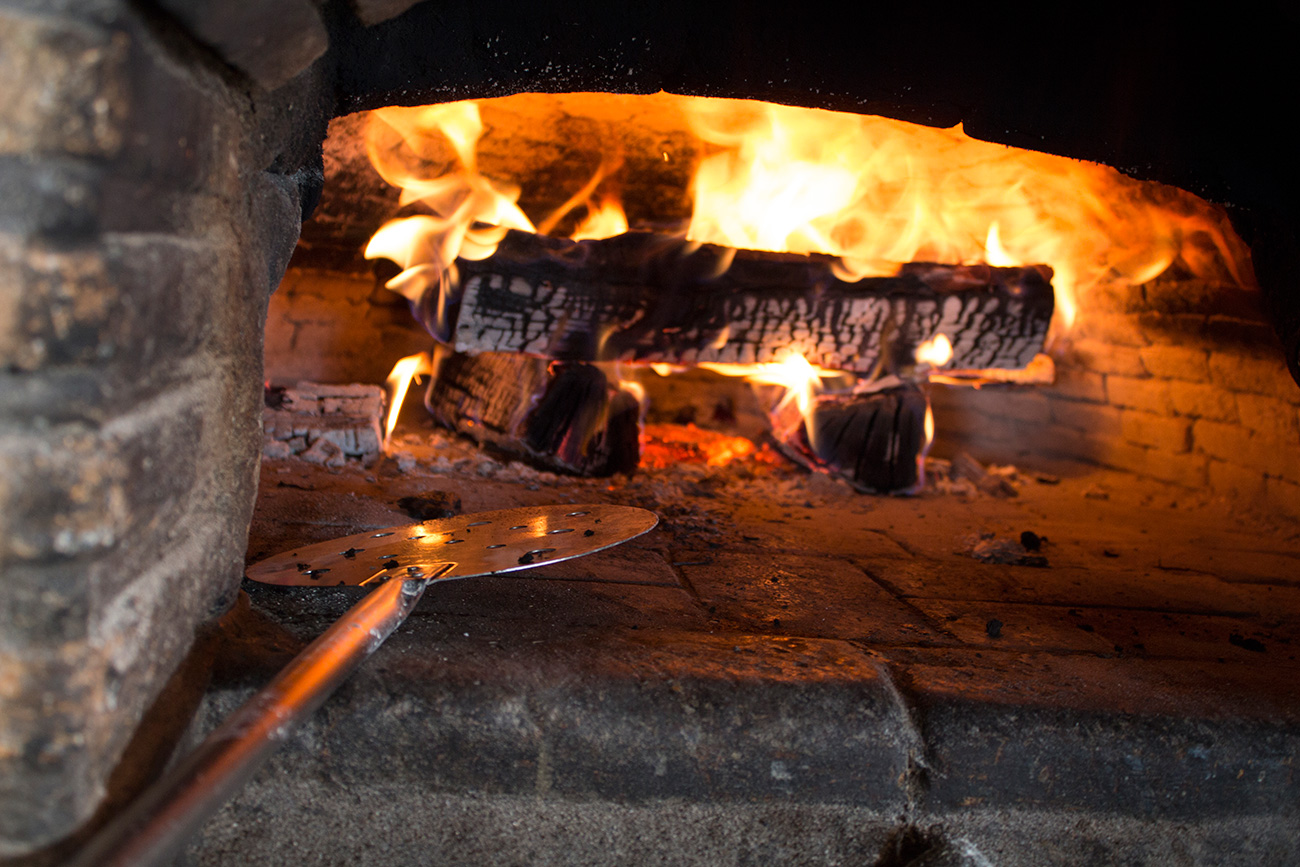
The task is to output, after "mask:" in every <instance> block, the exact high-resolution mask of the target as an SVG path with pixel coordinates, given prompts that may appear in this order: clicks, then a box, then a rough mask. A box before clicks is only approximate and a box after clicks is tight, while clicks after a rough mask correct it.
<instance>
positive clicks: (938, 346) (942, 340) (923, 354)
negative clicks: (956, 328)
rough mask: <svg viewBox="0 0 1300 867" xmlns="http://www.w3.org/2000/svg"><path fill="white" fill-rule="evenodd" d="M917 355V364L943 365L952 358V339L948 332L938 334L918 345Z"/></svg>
mask: <svg viewBox="0 0 1300 867" xmlns="http://www.w3.org/2000/svg"><path fill="white" fill-rule="evenodd" d="M915 355H916V363H917V364H928V365H930V366H931V367H943V366H944V365H945V364H947V363H948V362H949V361H951V360H952V341H951V340H949V339H948V336H947V335H946V334H936V335H935V336H934V337H932V338H930V339H929V340H927V341H925V342H924V343H922V344H921V345H920V346H918V347H916V353H915Z"/></svg>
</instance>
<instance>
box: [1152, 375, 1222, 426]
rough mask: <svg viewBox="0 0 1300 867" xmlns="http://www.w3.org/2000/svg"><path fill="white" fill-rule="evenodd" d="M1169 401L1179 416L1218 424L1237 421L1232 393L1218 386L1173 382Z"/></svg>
mask: <svg viewBox="0 0 1300 867" xmlns="http://www.w3.org/2000/svg"><path fill="white" fill-rule="evenodd" d="M1169 399H1170V401H1171V402H1172V403H1173V406H1174V412H1176V413H1178V414H1179V415H1183V416H1188V417H1190V418H1205V419H1209V420H1211V421H1218V422H1235V421H1237V403H1236V401H1235V400H1234V399H1233V395H1232V392H1230V391H1227V390H1226V389H1223V388H1220V387H1219V386H1217V385H1208V384H1203V383H1193V382H1180V381H1177V380H1171V381H1170V382H1169Z"/></svg>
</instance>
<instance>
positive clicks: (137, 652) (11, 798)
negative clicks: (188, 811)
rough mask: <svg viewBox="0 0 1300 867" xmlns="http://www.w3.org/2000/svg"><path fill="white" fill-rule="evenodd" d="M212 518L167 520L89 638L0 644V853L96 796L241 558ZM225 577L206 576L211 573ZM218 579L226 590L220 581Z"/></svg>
mask: <svg viewBox="0 0 1300 867" xmlns="http://www.w3.org/2000/svg"><path fill="white" fill-rule="evenodd" d="M231 541H232V540H231V538H230V536H229V534H228V533H227V532H226V531H225V530H224V529H222V528H220V527H219V526H217V525H215V524H214V523H212V522H210V521H209V522H204V523H201V524H191V525H190V526H189V527H185V528H173V535H172V537H171V539H170V544H171V546H172V547H171V549H169V551H168V556H165V557H161V558H160V557H158V556H156V555H155V556H154V557H152V558H151V560H150V561H149V562H146V563H145V564H144V566H143V568H142V570H141V571H139V572H136V573H133V574H132V575H131V576H130V577H132V578H133V579H134V580H133V583H132V584H131V586H130V587H128V588H127V589H126V590H124V591H123V592H121V593H119V594H118V596H117V597H116V598H115V599H113V600H111V601H107V600H106V601H105V602H103V603H101V604H102V608H103V611H104V613H105V614H106V615H107V616H106V617H104V618H102V619H100V620H99V621H98V622H97V623H96V625H95V633H94V640H93V641H88V642H68V643H65V644H54V645H52V646H51V647H49V649H48V650H47V651H45V652H40V651H36V650H34V649H33V648H31V647H24V648H22V650H21V652H18V653H13V652H12V649H11V648H9V647H7V646H5V645H3V644H0V672H3V675H0V721H3V725H0V804H3V805H4V809H3V810H0V857H4V856H8V855H15V854H21V853H23V852H26V851H28V850H30V849H33V848H37V847H39V846H42V845H45V844H48V843H51V842H53V841H54V840H57V839H59V838H61V837H63V836H64V835H66V834H67V833H68V832H69V831H70V830H71V829H72V828H74V827H75V826H76V825H77V824H78V823H80V822H83V821H85V820H86V819H87V818H88V817H89V816H90V814H91V813H92V812H93V810H94V809H95V808H96V807H97V806H98V805H99V802H100V800H101V799H102V798H103V796H104V791H105V781H106V780H107V779H108V777H109V774H110V772H112V770H113V769H114V767H115V765H116V764H117V762H118V758H119V756H120V755H121V752H122V750H123V748H124V747H125V745H126V743H127V741H128V739H129V738H130V737H131V735H132V732H133V731H134V730H135V728H136V726H137V725H138V724H139V721H140V718H141V716H142V714H143V713H144V710H145V708H146V707H148V705H149V704H150V703H151V702H152V701H153V699H154V697H155V695H156V694H157V691H158V689H159V688H160V687H161V686H162V684H163V683H164V682H165V681H166V680H167V678H168V677H169V675H170V674H171V672H172V670H173V669H174V668H175V667H176V666H177V665H178V664H179V662H180V660H181V658H182V657H183V655H184V653H185V651H186V650H187V649H188V647H189V645H190V642H191V640H192V639H193V626H192V624H194V623H196V622H198V621H200V620H202V619H204V618H206V617H207V616H209V615H210V613H211V609H212V607H213V605H214V601H215V600H216V599H218V598H219V597H220V596H221V595H222V594H224V593H227V592H229V583H230V580H231V579H232V578H237V577H238V575H239V571H240V566H241V561H242V556H241V555H240V553H239V550H238V549H237V548H234V547H233V546H232V545H231V544H230V543H231ZM217 572H223V573H224V574H225V576H226V577H225V580H224V581H223V582H214V581H213V580H212V577H213V575H214V573H217ZM223 585H224V586H223Z"/></svg>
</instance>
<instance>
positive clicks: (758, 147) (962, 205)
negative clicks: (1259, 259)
mask: <svg viewBox="0 0 1300 867" xmlns="http://www.w3.org/2000/svg"><path fill="white" fill-rule="evenodd" d="M543 99H544V97H543V96H542V95H538V94H520V95H517V96H515V97H503V98H501V99H498V100H485V101H483V102H482V104H481V105H482V106H483V108H484V110H495V109H494V107H495V106H500V107H501V108H500V110H501V111H502V112H503V113H504V114H503V115H502V117H514V118H516V120H515V123H518V119H517V118H518V117H527V116H529V115H528V112H529V111H538V110H539V109H538V108H537V107H538V106H544V105H545V104H546V103H544V102H543ZM552 99H553V100H554V101H555V104H556V105H560V104H561V102H562V106H563V108H562V111H563V113H564V114H565V116H567V117H579V116H582V117H590V118H593V119H600V121H599V122H602V123H612V122H613V121H612V118H613V117H615V116H617V117H628V116H632V115H638V116H643V117H645V116H653V117H655V118H657V119H658V120H656V123H659V124H660V125H659V126H657V127H655V128H654V129H655V132H654V133H653V134H654V135H655V136H656V139H655V140H656V141H658V140H660V139H661V138H662V132H663V130H665V129H668V128H669V127H670V125H671V124H672V123H676V124H677V126H676V127H675V129H677V130H681V131H682V132H685V128H686V127H689V128H690V130H692V131H693V132H694V134H695V136H696V137H697V139H698V140H699V141H700V142H701V143H702V145H703V147H702V150H704V151H705V153H706V155H705V157H704V158H703V159H701V160H700V162H699V164H698V167H697V172H696V174H695V177H694V180H693V181H692V188H693V194H694V200H695V204H694V212H693V215H692V217H691V221H690V227H689V230H688V238H689V239H690V240H693V241H698V242H711V243H716V244H721V245H724V246H728V247H733V248H736V247H743V248H754V249H769V250H778V251H789V252H818V253H826V254H830V255H834V256H837V257H839V258H840V261H839V263H838V266H837V269H836V273H837V275H839V276H840V277H841V278H843V279H848V280H855V279H859V278H861V277H864V276H868V275H890V274H893V273H895V272H896V270H897V267H898V265H899V264H900V263H904V262H911V261H934V262H947V263H971V262H977V261H984V262H988V263H990V264H993V265H1006V266H1009V265H1028V264H1039V263H1042V264H1046V265H1050V266H1051V267H1052V269H1053V270H1054V272H1055V277H1054V280H1053V283H1054V285H1055V286H1056V289H1057V310H1058V311H1059V316H1058V327H1059V326H1060V325H1065V326H1068V325H1069V324H1071V323H1072V322H1073V320H1074V319H1075V316H1076V314H1077V310H1078V306H1079V302H1080V299H1081V297H1082V296H1083V294H1084V293H1086V292H1087V291H1088V290H1089V289H1090V288H1091V287H1094V286H1097V285H1100V284H1102V283H1105V282H1108V281H1125V282H1128V283H1132V284H1137V283H1142V282H1145V281H1147V280H1149V279H1151V278H1152V277H1154V276H1156V275H1158V274H1159V273H1161V272H1162V271H1164V270H1165V269H1166V268H1168V267H1169V266H1170V265H1171V264H1174V263H1176V262H1177V263H1180V264H1181V265H1183V266H1186V267H1187V269H1188V270H1189V271H1191V272H1192V273H1194V274H1197V275H1198V276H1201V277H1207V278H1210V277H1213V278H1215V279H1219V278H1222V277H1224V276H1226V277H1229V278H1230V279H1233V280H1235V281H1236V282H1237V283H1238V284H1239V285H1242V286H1247V285H1250V284H1251V283H1252V281H1253V275H1252V274H1251V271H1250V264H1249V252H1248V251H1247V250H1246V248H1245V246H1244V244H1242V242H1241V240H1240V239H1239V238H1237V236H1236V235H1235V234H1233V233H1232V231H1231V229H1230V228H1228V226H1227V223H1226V220H1225V219H1224V218H1223V215H1222V213H1221V212H1219V211H1218V210H1217V209H1215V208H1214V207H1213V206H1211V205H1209V204H1207V203H1205V202H1203V201H1201V200H1199V199H1197V198H1196V197H1194V196H1192V195H1191V194H1188V193H1184V192H1182V191H1179V190H1176V189H1173V188H1170V187H1164V186H1161V185H1158V184H1152V183H1145V182H1140V181H1136V180H1133V179H1131V178H1127V177H1125V176H1124V175H1121V174H1120V173H1119V172H1117V171H1115V170H1113V169H1111V168H1108V167H1106V166H1101V165H1096V164H1092V163H1086V162H1081V161H1077V160H1071V159H1067V158H1064V157H1057V156H1051V155H1048V154H1042V153H1036V152H1033V151H1025V150H1020V149H1017V148H1011V147H1005V146H1002V145H995V144H989V143H987V142H982V141H978V140H976V139H972V138H970V137H969V136H967V135H966V134H965V132H964V131H963V130H962V128H961V126H960V125H959V126H956V127H953V128H951V129H933V128H930V127H923V126H917V125H914V124H909V123H905V122H902V121H895V120H889V119H886V118H880V117H871V116H862V115H855V114H847V113H841V112H831V111H823V110H818V109H806V108H797V107H790V106H781V105H774V104H770V103H760V102H751V101H744V100H726V99H712V98H704V97H683V96H674V95H670V94H664V93H660V94H655V95H647V96H641V97H633V96H628V95H620V96H608V95H603V94H563V95H557V96H554V97H552ZM643 109H644V110H643ZM511 112H514V113H515V114H510V113H511ZM665 118H670V119H671V120H665ZM490 125H491V124H488V125H485V124H484V121H483V119H482V116H481V115H480V111H479V104H477V103H472V102H460V103H451V104H448V105H439V106H431V107H425V108H388V109H381V110H379V111H377V112H374V113H372V120H371V123H370V141H369V143H368V147H369V152H370V155H371V159H372V161H373V162H374V163H375V165H376V167H377V168H378V170H379V172H380V174H381V175H383V177H384V178H385V179H387V180H389V181H390V182H391V183H394V184H397V185H399V186H401V187H402V189H403V193H402V198H401V201H402V203H403V204H410V203H414V202H417V201H418V202H420V203H422V204H423V206H424V207H425V208H426V209H427V210H429V211H430V212H431V215H422V216H420V217H413V218H409V220H410V221H399V222H397V223H396V224H390V225H389V226H385V228H384V229H383V230H381V232H380V234H379V235H377V236H376V238H375V239H374V240H373V242H372V243H371V245H370V247H368V248H367V255H368V256H371V257H373V256H388V257H389V258H393V259H394V260H395V261H397V262H398V263H399V264H401V265H403V267H404V268H406V269H407V270H406V271H404V272H403V273H402V274H401V275H399V276H398V277H397V278H394V280H393V281H391V282H390V284H389V285H390V287H391V288H393V289H395V290H396V291H399V292H401V293H402V294H404V295H406V296H407V297H408V298H411V297H419V295H420V294H421V293H423V292H424V291H425V290H426V289H427V288H428V287H430V286H431V285H441V286H445V285H446V284H447V283H448V282H451V281H453V280H454V266H453V262H454V261H455V258H456V257H457V256H465V257H471V258H483V257H486V256H488V255H491V253H492V252H493V250H495V247H496V244H497V242H498V241H499V239H500V237H502V235H503V234H504V232H505V230H506V229H507V228H517V229H521V230H525V231H529V230H531V228H532V224H531V223H530V222H529V219H528V217H526V216H525V215H524V214H523V212H522V211H521V210H520V209H519V207H518V205H517V202H518V198H519V187H518V186H517V185H514V184H507V183H503V182H501V181H499V180H488V179H487V178H486V177H484V176H483V175H482V174H480V172H479V168H478V163H477V158H476V156H475V146H476V144H477V142H478V141H479V139H480V136H482V135H483V133H484V130H485V129H486V128H487V126H490ZM502 126H503V128H507V127H509V124H503V125H502ZM674 134H676V133H674ZM608 141H610V142H617V143H618V144H616V145H615V150H620V149H622V148H623V147H625V146H627V145H628V143H629V142H632V143H634V142H635V139H634V136H632V134H629V133H626V132H621V133H620V134H614V135H610V136H609V137H608ZM444 142H445V143H449V144H450V151H448V149H447V147H445V146H444ZM433 143H436V144H437V147H434V146H433ZM655 146H657V145H655ZM638 152H639V151H638ZM620 153H621V150H620V152H619V153H616V152H611V153H607V154H605V156H604V157H603V158H602V162H601V165H600V167H599V168H598V169H597V170H596V172H595V173H594V175H593V176H592V177H591V179H590V180H589V181H588V182H587V183H586V184H585V185H584V186H583V188H582V189H581V190H579V191H578V192H576V193H575V194H574V195H573V196H571V197H570V199H569V201H567V202H566V203H565V204H564V205H563V206H562V207H561V208H560V209H559V210H558V211H557V212H556V213H555V214H552V215H551V217H549V218H548V219H547V220H546V221H545V222H544V223H543V227H544V230H549V229H551V228H553V227H554V224H555V223H556V222H557V221H558V220H559V219H560V217H562V216H563V215H564V214H567V213H569V212H570V211H571V210H572V209H573V208H576V207H578V206H580V205H585V206H586V207H587V208H588V211H589V215H588V221H586V223H585V224H584V226H583V227H581V228H580V229H579V231H578V232H577V233H576V235H575V236H576V237H582V238H591V237H600V236H609V235H611V234H616V233H618V232H620V231H623V230H624V228H625V227H626V225H627V224H628V222H632V223H634V224H635V223H636V222H637V220H638V219H644V220H649V221H654V220H661V219H663V218H665V217H666V216H667V215H662V214H644V215H634V218H633V219H631V220H630V221H629V219H628V217H627V216H622V217H619V216H617V215H616V214H615V212H613V211H612V210H611V209H610V206H609V203H608V202H607V201H605V200H603V199H602V200H600V204H599V205H597V204H596V201H597V199H596V196H597V189H598V188H599V187H600V185H601V184H602V183H604V182H605V181H606V179H609V178H613V177H615V175H616V173H625V172H626V171H627V170H628V168H629V167H630V166H635V167H637V170H638V171H650V170H649V169H647V168H646V166H645V165H644V161H641V162H637V161H633V162H631V163H629V164H628V165H627V166H624V165H623V161H622V157H621V155H620ZM502 180H504V178H503V179H502ZM522 180H524V179H523V178H516V179H514V181H515V182H516V183H517V182H520V181H522ZM637 182H638V180H637V179H635V178H624V179H623V183H624V184H629V183H632V184H634V183H637ZM606 198H607V197H606ZM597 223H598V225H597Z"/></svg>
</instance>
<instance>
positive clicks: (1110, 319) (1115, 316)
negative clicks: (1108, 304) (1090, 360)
mask: <svg viewBox="0 0 1300 867" xmlns="http://www.w3.org/2000/svg"><path fill="white" fill-rule="evenodd" d="M1075 331H1076V333H1077V334H1078V336H1079V337H1082V338H1091V339H1093V340H1097V341H1099V342H1101V343H1109V344H1112V345H1116V346H1131V347H1139V346H1146V345H1147V343H1148V342H1149V341H1148V340H1147V338H1146V335H1145V334H1144V333H1143V332H1142V328H1141V326H1140V325H1139V324H1138V317H1136V316H1130V315H1126V314H1123V313H1101V312H1084V313H1083V314H1082V315H1080V317H1079V320H1078V322H1077V323H1075Z"/></svg>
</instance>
